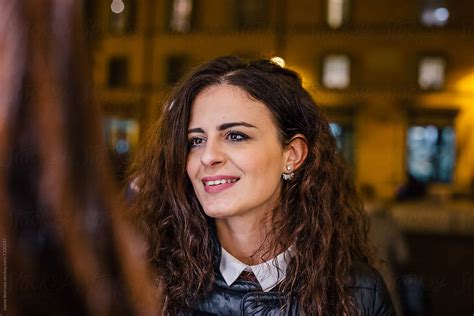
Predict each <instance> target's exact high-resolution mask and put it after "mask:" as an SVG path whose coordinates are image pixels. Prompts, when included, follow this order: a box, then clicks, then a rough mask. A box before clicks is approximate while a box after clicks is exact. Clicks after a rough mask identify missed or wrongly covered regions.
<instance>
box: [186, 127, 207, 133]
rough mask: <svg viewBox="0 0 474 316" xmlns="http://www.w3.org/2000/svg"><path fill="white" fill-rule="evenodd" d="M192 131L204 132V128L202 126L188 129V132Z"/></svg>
mask: <svg viewBox="0 0 474 316" xmlns="http://www.w3.org/2000/svg"><path fill="white" fill-rule="evenodd" d="M191 133H204V130H203V129H202V128H200V127H196V128H190V129H188V134H191Z"/></svg>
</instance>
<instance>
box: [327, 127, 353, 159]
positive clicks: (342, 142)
mask: <svg viewBox="0 0 474 316" xmlns="http://www.w3.org/2000/svg"><path fill="white" fill-rule="evenodd" d="M329 127H330V128H331V133H332V134H333V135H334V137H335V138H336V142H337V148H338V149H339V150H340V151H341V152H342V154H343V155H344V158H345V159H346V160H347V161H348V162H349V163H350V164H353V161H354V148H353V136H354V133H353V131H352V127H351V126H349V125H345V124H341V123H335V122H332V123H329Z"/></svg>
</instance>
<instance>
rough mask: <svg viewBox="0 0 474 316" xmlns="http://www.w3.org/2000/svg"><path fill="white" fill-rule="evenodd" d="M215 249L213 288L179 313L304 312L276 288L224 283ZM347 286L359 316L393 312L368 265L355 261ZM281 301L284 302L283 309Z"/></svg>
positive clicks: (385, 290) (249, 313)
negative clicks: (269, 289)
mask: <svg viewBox="0 0 474 316" xmlns="http://www.w3.org/2000/svg"><path fill="white" fill-rule="evenodd" d="M216 250H217V256H216V261H215V263H214V269H215V271H216V272H215V282H214V287H213V290H212V291H211V293H209V294H208V295H206V297H204V298H203V299H202V300H200V301H198V302H196V303H195V304H194V305H193V307H192V309H191V310H189V311H187V312H185V313H182V315H292V316H293V315H304V313H303V312H302V311H301V310H300V308H299V306H298V302H297V301H296V300H294V299H291V300H289V299H288V298H287V297H285V296H284V294H282V293H280V292H277V291H270V292H263V291H262V290H261V288H260V286H259V284H257V283H255V282H251V281H241V280H239V279H238V280H237V281H235V282H234V283H233V284H232V285H231V286H229V285H227V283H226V282H225V280H224V278H223V277H222V275H221V274H220V272H219V262H220V247H219V248H217V249H216ZM348 287H349V288H350V289H351V292H352V295H353V297H354V300H355V302H356V305H357V307H358V308H359V310H360V315H361V316H372V315H384V316H385V315H395V312H394V309H393V306H392V301H391V299H390V295H389V294H388V291H387V288H386V286H385V283H384V282H383V279H382V277H381V276H380V274H379V273H378V272H377V271H376V270H375V269H374V268H372V267H371V266H369V265H367V264H364V263H358V264H356V265H354V268H353V273H352V278H351V281H350V282H349V284H348ZM282 302H286V304H285V307H284V308H283V309H282Z"/></svg>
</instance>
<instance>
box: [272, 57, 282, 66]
mask: <svg viewBox="0 0 474 316" xmlns="http://www.w3.org/2000/svg"><path fill="white" fill-rule="evenodd" d="M270 60H271V61H272V62H274V63H275V64H277V65H278V66H280V67H282V68H285V60H284V59H283V58H281V57H278V56H275V57H273V58H272V59H270Z"/></svg>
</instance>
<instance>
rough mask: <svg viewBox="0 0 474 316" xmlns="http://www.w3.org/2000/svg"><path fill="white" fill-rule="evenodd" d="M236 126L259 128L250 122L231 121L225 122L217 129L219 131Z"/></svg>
mask: <svg viewBox="0 0 474 316" xmlns="http://www.w3.org/2000/svg"><path fill="white" fill-rule="evenodd" d="M235 126H245V127H252V128H257V127H256V126H254V125H252V124H249V123H246V122H231V123H224V124H221V125H219V127H218V128H217V130H218V131H223V130H226V129H228V128H232V127H235Z"/></svg>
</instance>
